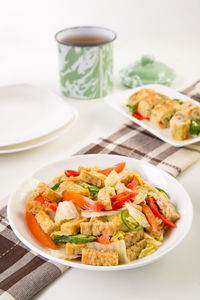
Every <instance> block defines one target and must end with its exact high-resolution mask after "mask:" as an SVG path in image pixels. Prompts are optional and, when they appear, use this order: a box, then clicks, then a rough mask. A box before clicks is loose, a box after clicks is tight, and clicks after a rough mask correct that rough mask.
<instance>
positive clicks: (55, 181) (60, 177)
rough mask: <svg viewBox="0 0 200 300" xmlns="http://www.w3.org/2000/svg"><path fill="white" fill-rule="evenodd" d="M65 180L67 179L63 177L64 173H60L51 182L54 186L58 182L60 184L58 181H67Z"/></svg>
mask: <svg viewBox="0 0 200 300" xmlns="http://www.w3.org/2000/svg"><path fill="white" fill-rule="evenodd" d="M67 179H68V177H67V176H66V175H65V173H62V174H61V175H59V176H57V177H55V178H54V179H53V180H52V182H53V183H54V184H56V183H58V182H60V181H65V180H67Z"/></svg>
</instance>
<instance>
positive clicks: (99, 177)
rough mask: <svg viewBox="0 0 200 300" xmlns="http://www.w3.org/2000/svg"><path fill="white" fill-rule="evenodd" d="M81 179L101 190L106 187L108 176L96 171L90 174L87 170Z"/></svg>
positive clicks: (83, 172) (81, 174) (80, 176)
mask: <svg viewBox="0 0 200 300" xmlns="http://www.w3.org/2000/svg"><path fill="white" fill-rule="evenodd" d="M79 178H80V179H81V180H83V181H85V182H88V183H91V184H94V185H96V186H98V187H100V188H101V187H104V186H105V184H104V181H105V179H106V176H105V175H103V174H101V173H99V172H96V171H90V172H88V171H86V170H82V171H81V173H80V175H79Z"/></svg>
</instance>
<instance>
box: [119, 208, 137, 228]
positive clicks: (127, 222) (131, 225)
mask: <svg viewBox="0 0 200 300" xmlns="http://www.w3.org/2000/svg"><path fill="white" fill-rule="evenodd" d="M121 219H122V222H123V223H124V225H125V226H126V227H128V229H130V230H133V231H138V230H140V229H141V228H142V226H141V225H139V224H138V223H137V222H132V220H131V219H130V216H129V211H128V209H125V210H123V211H122V212H121Z"/></svg>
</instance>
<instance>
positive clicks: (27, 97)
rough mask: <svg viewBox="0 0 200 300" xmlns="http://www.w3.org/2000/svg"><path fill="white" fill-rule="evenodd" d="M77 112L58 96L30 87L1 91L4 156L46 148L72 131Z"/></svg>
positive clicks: (0, 127) (0, 137) (0, 135)
mask: <svg viewBox="0 0 200 300" xmlns="http://www.w3.org/2000/svg"><path fill="white" fill-rule="evenodd" d="M77 117H78V113H77V111H76V110H75V109H74V108H73V107H72V106H71V105H69V104H68V103H66V102H65V101H64V100H62V98H60V97H59V96H58V95H56V94H53V93H51V92H48V91H45V90H42V89H40V88H38V87H34V86H32V85H28V84H20V85H12V86H5V87H1V88H0V154H1V153H11V152H18V151H23V150H26V149H31V148H35V147H38V146H41V145H43V144H46V143H48V142H50V141H52V140H54V139H56V138H57V137H58V136H60V135H61V134H63V133H64V132H65V131H66V130H68V129H69V126H71V125H72V124H73V123H74V121H75V120H76V119H77Z"/></svg>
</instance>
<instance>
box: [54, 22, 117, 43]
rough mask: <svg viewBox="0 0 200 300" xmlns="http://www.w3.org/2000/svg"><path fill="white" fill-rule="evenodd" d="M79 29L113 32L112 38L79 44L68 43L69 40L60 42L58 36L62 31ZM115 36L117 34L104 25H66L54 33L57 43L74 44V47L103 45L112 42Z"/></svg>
mask: <svg viewBox="0 0 200 300" xmlns="http://www.w3.org/2000/svg"><path fill="white" fill-rule="evenodd" d="M80 29H89V30H90V29H96V30H105V31H107V32H110V33H112V34H113V38H112V39H110V40H108V41H104V42H99V43H91V44H80V43H78V42H77V43H70V42H62V41H61V40H60V39H59V38H58V36H59V35H60V34H62V33H64V32H65V31H70V30H80ZM116 38H117V34H116V33H115V32H114V31H113V30H112V29H109V28H106V27H101V26H90V25H88V26H75V27H67V28H64V29H62V30H59V31H58V32H57V33H56V34H55V40H56V41H57V42H58V43H59V44H62V45H66V46H74V47H95V46H96V47H98V46H101V45H105V44H109V43H112V42H114V41H115V40H116Z"/></svg>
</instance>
